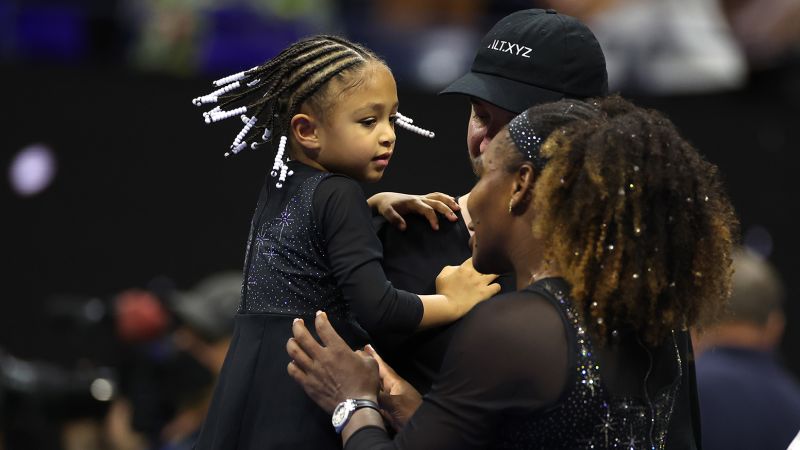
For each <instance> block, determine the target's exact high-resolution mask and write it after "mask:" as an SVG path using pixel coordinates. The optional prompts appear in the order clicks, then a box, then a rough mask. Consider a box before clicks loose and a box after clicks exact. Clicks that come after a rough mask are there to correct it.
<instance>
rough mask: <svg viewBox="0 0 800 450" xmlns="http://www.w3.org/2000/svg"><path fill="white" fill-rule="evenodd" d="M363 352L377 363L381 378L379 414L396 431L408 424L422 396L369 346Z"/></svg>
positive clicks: (420, 402)
mask: <svg viewBox="0 0 800 450" xmlns="http://www.w3.org/2000/svg"><path fill="white" fill-rule="evenodd" d="M364 352H366V353H367V354H368V355H370V356H372V357H373V358H374V359H375V361H377V362H378V374H379V375H380V377H381V391H380V393H379V395H378V398H379V399H380V405H381V414H383V417H384V418H385V419H386V420H387V421H388V422H389V423H390V424H391V425H392V428H394V429H395V430H396V431H400V429H401V428H403V426H404V425H405V424H406V422H408V419H410V418H411V416H413V415H414V413H415V412H416V411H417V408H419V405H421V404H422V396H421V395H420V394H419V392H417V390H416V389H414V387H413V386H411V384H409V383H408V382H407V381H406V380H404V379H402V378H400V376H399V375H397V372H395V371H394V369H392V368H391V367H390V366H389V365H388V364H386V362H384V361H383V359H382V358H381V357H380V355H378V353H377V352H375V349H374V348H372V346H371V345H368V346H366V347H365V348H364Z"/></svg>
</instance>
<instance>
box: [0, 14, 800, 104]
mask: <svg viewBox="0 0 800 450" xmlns="http://www.w3.org/2000/svg"><path fill="white" fill-rule="evenodd" d="M531 7H540V8H554V9H556V10H558V11H560V12H562V13H566V14H569V15H573V16H575V17H578V18H579V19H581V20H582V21H583V22H585V23H587V24H588V25H589V27H590V28H591V29H592V31H594V33H595V34H596V35H597V37H598V39H599V41H600V43H601V45H602V47H603V50H604V52H605V54H606V59H607V61H608V70H609V80H610V83H611V88H612V90H621V91H623V92H632V93H647V94H659V95H661V94H676V93H694V92H709V91H718V90H730V89H736V88H739V87H741V86H742V85H744V84H745V83H746V81H747V78H748V74H749V73H750V72H751V71H753V70H755V71H759V70H765V69H769V68H773V67H776V66H781V65H784V64H791V63H792V61H796V60H797V59H798V53H800V50H799V48H800V45H799V43H800V27H797V26H796V23H797V19H798V18H800V1H798V0H588V1H575V0H492V1H489V0H425V1H423V0H375V1H371V0H224V1H209V0H110V1H100V0H60V1H55V0H33V1H30V0H25V1H22V0H0V42H2V44H0V58H3V59H4V60H20V59H21V60H26V61H53V60H58V61H61V62H63V63H72V62H94V63H98V64H102V63H115V64H116V63H119V64H127V65H130V66H131V67H136V68H139V69H142V70H147V71H156V72H165V73H171V74H178V75H187V76H188V75H194V74H203V75H218V74H220V73H224V72H229V71H238V70H240V69H241V68H243V67H251V66H253V65H256V64H259V63H261V62H262V61H264V60H265V59H266V58H268V57H272V56H274V55H275V54H276V53H277V52H278V51H279V50H280V49H281V48H284V47H285V46H286V45H287V44H288V43H290V42H293V41H295V40H297V39H298V38H300V37H302V36H306V35H309V34H314V33H340V34H344V35H346V36H348V37H350V38H352V39H354V40H356V41H360V42H362V43H364V44H366V45H367V46H368V47H370V48H372V49H375V50H377V52H378V53H379V54H381V55H383V56H384V57H385V58H386V59H387V61H388V63H389V65H390V66H391V67H392V68H393V70H395V72H396V75H397V78H398V80H399V81H400V83H406V84H412V85H415V86H418V87H421V88H423V89H428V90H436V89H439V88H441V87H442V86H444V85H445V84H447V83H449V82H450V81H452V79H454V78H455V77H456V75H457V74H460V73H462V72H463V71H464V70H465V69H466V68H467V66H468V65H469V63H470V62H471V59H472V56H473V55H472V49H473V48H474V46H475V45H476V44H477V42H478V38H479V37H480V36H481V34H482V33H483V31H484V30H486V29H487V28H488V26H489V25H490V24H492V23H494V22H495V21H496V20H497V19H498V18H499V17H501V16H504V15H506V14H508V13H509V12H511V11H514V10H518V9H523V8H531Z"/></svg>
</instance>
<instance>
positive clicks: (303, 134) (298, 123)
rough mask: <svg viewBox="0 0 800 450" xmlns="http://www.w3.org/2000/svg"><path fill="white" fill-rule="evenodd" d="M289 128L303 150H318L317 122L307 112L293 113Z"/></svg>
mask: <svg viewBox="0 0 800 450" xmlns="http://www.w3.org/2000/svg"><path fill="white" fill-rule="evenodd" d="M289 130H290V132H291V133H292V135H293V136H294V139H295V141H296V142H297V143H298V144H300V147H302V148H303V149H304V150H311V151H319V149H320V139H319V133H318V131H319V122H318V121H317V119H315V118H314V117H312V116H310V115H308V114H302V113H301V114H295V115H294V117H292V120H291V122H290V123H289Z"/></svg>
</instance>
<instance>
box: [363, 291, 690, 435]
mask: <svg viewBox="0 0 800 450" xmlns="http://www.w3.org/2000/svg"><path fill="white" fill-rule="evenodd" d="M568 292H569V288H568V285H567V284H566V282H565V281H564V280H562V279H558V278H550V279H545V280H540V281H538V282H536V283H534V284H532V285H531V286H529V287H527V288H526V289H524V290H521V291H518V292H514V293H510V294H504V295H501V296H498V297H495V298H492V299H490V300H487V301H486V302H483V303H481V304H479V305H478V306H476V307H475V308H474V309H473V311H472V312H470V313H469V314H467V315H466V316H465V317H464V318H463V319H462V322H461V323H460V324H459V325H458V326H459V329H458V330H457V331H456V334H455V335H454V337H453V340H452V341H451V342H450V346H449V348H448V353H447V355H446V356H445V359H444V363H443V365H442V370H441V373H440V376H439V378H438V379H437V380H436V381H435V382H434V384H433V387H432V389H431V391H430V393H429V394H428V395H426V396H425V397H424V400H423V403H422V405H421V406H420V407H419V409H418V410H417V412H416V414H415V415H414V416H413V417H412V418H411V420H410V421H409V422H408V423H407V424H406V425H405V427H404V428H403V429H402V430H401V431H400V432H399V433H398V434H397V436H396V437H395V439H394V440H393V441H392V440H390V439H389V437H388V436H387V435H386V434H385V432H383V431H382V430H380V429H377V428H369V427H368V428H364V429H362V430H360V431H358V432H357V433H356V434H355V435H354V436H353V437H352V438H351V439H350V440H349V441H348V445H347V449H384V448H386V449H388V448H402V449H417V448H420V449H422V448H424V449H445V448H446V449H472V448H493V449H600V448H617V449H664V448H668V449H669V448H676V449H677V448H681V449H692V448H696V439H697V438H696V436H695V430H693V428H692V427H693V426H694V423H693V422H692V418H693V417H694V416H695V414H696V411H694V410H693V405H692V402H691V401H690V397H691V395H690V394H691V390H692V388H693V386H692V384H693V383H692V381H691V377H690V376H689V375H691V372H692V370H693V369H692V368H691V367H689V366H688V365H687V358H686V355H687V354H690V352H689V350H688V335H687V333H686V332H675V333H674V334H673V335H670V336H669V337H668V339H666V340H665V342H664V343H663V344H662V345H660V346H658V347H648V346H645V345H644V344H642V343H641V342H640V341H639V340H638V339H637V338H636V336H635V334H634V333H632V332H628V333H626V332H619V333H618V334H617V336H618V337H617V338H614V339H612V340H613V341H614V342H609V343H608V344H607V345H605V346H603V347H602V348H600V349H595V346H594V345H593V343H592V339H591V338H590V336H589V333H588V331H587V330H586V324H585V323H584V319H583V317H582V315H581V314H580V313H579V312H578V311H577V310H576V308H574V307H573V305H572V302H571V300H570V298H569V295H568ZM645 385H646V386H647V388H646V389H645Z"/></svg>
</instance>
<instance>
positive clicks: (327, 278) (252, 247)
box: [239, 174, 349, 318]
mask: <svg viewBox="0 0 800 450" xmlns="http://www.w3.org/2000/svg"><path fill="white" fill-rule="evenodd" d="M327 176H328V174H317V175H314V176H311V177H309V178H308V179H306V180H304V181H303V182H302V183H301V184H300V186H299V187H298V188H297V190H296V191H295V192H294V193H293V194H291V197H290V198H289V200H288V201H287V203H286V206H285V207H284V208H283V209H282V210H281V212H280V213H279V214H278V215H277V216H276V217H272V218H270V219H269V220H266V221H264V222H263V223H261V224H260V225H258V224H257V222H258V218H256V220H255V221H254V223H256V225H255V226H254V227H253V228H252V229H251V231H250V239H248V246H247V251H246V256H245V262H246V266H245V274H246V280H245V284H244V286H243V288H242V294H243V295H242V303H241V304H240V306H239V313H272V314H287V315H295V316H303V315H305V316H308V315H313V314H314V313H315V312H316V311H318V310H324V311H326V312H327V313H328V315H329V316H331V317H334V318H345V317H349V308H348V306H347V303H346V302H345V301H344V299H343V297H342V292H341V290H339V289H338V287H337V285H336V280H335V279H334V277H333V275H332V274H331V271H330V268H329V264H328V262H327V261H328V258H327V255H326V251H325V245H324V241H323V238H322V235H321V233H320V230H319V229H318V227H317V224H316V222H315V221H314V217H313V214H312V210H313V208H312V206H313V205H312V202H313V199H314V192H315V191H316V188H317V186H318V185H319V183H320V182H321V181H322V180H323V179H324V178H325V177H327Z"/></svg>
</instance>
